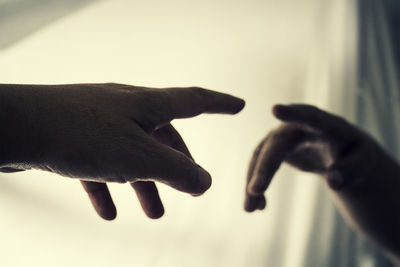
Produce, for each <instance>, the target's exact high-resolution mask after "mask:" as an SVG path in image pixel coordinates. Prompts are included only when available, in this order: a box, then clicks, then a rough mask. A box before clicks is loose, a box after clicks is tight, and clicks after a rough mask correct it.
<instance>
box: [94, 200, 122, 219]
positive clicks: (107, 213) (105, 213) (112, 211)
mask: <svg viewBox="0 0 400 267" xmlns="http://www.w3.org/2000/svg"><path fill="white" fill-rule="evenodd" d="M95 209H96V211H97V214H98V215H99V216H100V217H101V218H102V219H104V220H106V221H112V220H114V219H115V218H116V217H117V209H116V208H115V206H114V204H111V205H109V206H108V207H98V206H95Z"/></svg>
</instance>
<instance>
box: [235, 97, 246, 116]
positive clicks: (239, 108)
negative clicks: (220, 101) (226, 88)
mask: <svg viewBox="0 0 400 267" xmlns="http://www.w3.org/2000/svg"><path fill="white" fill-rule="evenodd" d="M236 99H237V100H236V110H235V112H234V114H236V113H239V112H240V111H242V109H243V108H244V107H245V106H246V101H244V100H243V99H241V98H236Z"/></svg>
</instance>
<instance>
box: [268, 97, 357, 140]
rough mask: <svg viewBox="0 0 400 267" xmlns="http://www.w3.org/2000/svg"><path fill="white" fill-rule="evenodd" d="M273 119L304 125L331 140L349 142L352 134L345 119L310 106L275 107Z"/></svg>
mask: <svg viewBox="0 0 400 267" xmlns="http://www.w3.org/2000/svg"><path fill="white" fill-rule="evenodd" d="M272 112H273V114H274V115H275V117H277V118H278V119H280V120H282V121H284V122H293V123H299V124H303V125H306V126H308V127H310V128H312V129H314V130H316V131H319V132H321V133H323V134H324V135H326V136H328V137H330V138H333V140H338V139H339V140H340V141H343V140H349V139H350V138H351V135H353V134H354V127H352V126H351V125H350V124H349V123H348V122H347V121H346V120H345V119H343V118H341V117H339V116H336V115H333V114H331V113H328V112H326V111H323V110H320V109H319V108H317V107H314V106H310V105H301V104H294V105H275V106H274V107H273V110H272Z"/></svg>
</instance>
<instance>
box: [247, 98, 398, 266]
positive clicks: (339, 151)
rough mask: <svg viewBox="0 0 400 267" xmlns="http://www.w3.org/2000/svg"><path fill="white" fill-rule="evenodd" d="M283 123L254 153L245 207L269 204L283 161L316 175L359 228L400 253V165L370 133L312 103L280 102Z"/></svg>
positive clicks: (278, 114)
mask: <svg viewBox="0 0 400 267" xmlns="http://www.w3.org/2000/svg"><path fill="white" fill-rule="evenodd" d="M273 114H274V115H275V117H276V118H278V119H280V120H281V121H282V122H283V123H282V125H281V126H280V127H278V128H277V129H275V130H273V131H271V132H270V133H269V134H268V135H267V136H266V138H265V139H264V140H262V142H261V143H260V144H259V146H258V147H257V149H256V150H255V152H254V155H253V158H252V160H251V163H250V167H249V171H248V175H247V187H246V200H245V210H247V211H248V212H253V211H255V210H257V209H259V210H262V209H264V208H265V204H266V200H265V196H264V194H265V191H266V190H267V188H268V186H269V185H270V183H271V180H272V179H273V177H274V175H275V173H276V172H277V171H278V169H279V167H280V165H281V164H282V163H284V162H286V163H288V164H290V165H291V166H293V167H295V168H297V169H299V170H302V171H307V172H312V173H317V174H320V175H321V178H322V179H323V181H325V183H326V184H327V186H328V188H329V189H330V192H331V193H332V194H333V197H334V200H335V202H336V204H337V207H338V209H339V211H340V212H341V213H342V215H343V216H344V217H345V219H346V220H347V222H348V223H349V224H350V225H352V226H353V227H354V228H355V229H356V230H358V231H359V232H361V233H363V234H365V235H366V236H367V237H369V238H370V239H372V240H373V241H375V242H376V243H378V244H380V245H381V246H382V247H384V248H385V249H386V250H387V251H388V252H389V253H390V254H391V256H393V258H394V259H395V260H396V259H397V260H398V259H399V257H400V227H399V225H400V212H399V210H400V197H399V193H400V167H399V165H398V163H397V162H396V161H395V160H394V159H393V158H392V157H391V156H389V155H388V154H387V153H386V152H385V151H384V150H383V149H382V148H381V147H380V146H379V145H378V144H377V142H376V141H375V140H374V139H373V138H371V137H370V136H369V135H367V134H366V133H364V132H363V131H361V130H360V129H358V128H357V127H355V126H354V125H352V124H350V123H349V122H347V121H345V120H344V119H343V118H340V117H338V116H335V115H333V114H330V113H327V112H325V111H322V110H320V109H318V108H316V107H313V106H309V105H288V106H283V105H277V106H275V107H274V108H273Z"/></svg>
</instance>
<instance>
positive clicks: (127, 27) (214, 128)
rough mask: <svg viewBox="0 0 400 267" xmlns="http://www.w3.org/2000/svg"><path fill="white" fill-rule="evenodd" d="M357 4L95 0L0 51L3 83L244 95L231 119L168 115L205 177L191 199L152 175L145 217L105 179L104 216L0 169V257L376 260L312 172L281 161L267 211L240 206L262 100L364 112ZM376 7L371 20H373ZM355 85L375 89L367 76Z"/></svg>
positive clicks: (226, 262)
mask: <svg viewBox="0 0 400 267" xmlns="http://www.w3.org/2000/svg"><path fill="white" fill-rule="evenodd" d="M363 2H365V3H369V2H373V1H369V2H368V1H363ZM369 4H371V3H369ZM358 10H361V9H359V8H358V7H357V3H356V2H355V1H349V0H335V1H320V0H280V1H273V0H268V1H257V0H247V1H244V0H243V1H240V0H237V1H223V0H221V1H211V0H209V1H201V2H198V1H183V0H182V1H178V0H175V1H124V0H113V1H97V2H94V3H92V4H91V5H87V6H85V7H83V8H81V9H79V10H75V12H71V13H70V14H69V15H68V16H64V17H62V18H60V19H58V20H56V21H53V22H52V23H49V24H47V25H46V26H45V27H42V28H41V29H40V30H37V31H36V32H34V33H33V34H31V35H29V36H27V37H26V38H24V39H21V40H20V41H19V42H17V43H14V44H13V45H12V46H9V47H8V48H7V49H3V50H0V73H1V82H3V83H7V82H9V83H77V82H108V81H113V82H120V83H129V84H134V85H143V86H154V87H167V86H190V85H197V86H203V87H206V88H211V89H216V90H220V91H223V92H229V93H232V94H234V95H238V96H242V97H244V98H245V99H246V101H247V106H246V108H245V110H244V111H243V112H242V113H241V114H239V115H237V116H234V117H228V116H218V115H215V116H211V115H203V116H200V117H198V118H194V119H188V120H179V121H174V122H173V123H174V125H175V126H176V127H177V129H178V130H179V131H180V132H181V134H182V136H183V137H184V139H185V141H186V143H187V144H188V146H189V148H190V150H191V152H192V154H193V156H194V157H195V159H196V160H197V162H198V163H199V164H200V165H202V166H204V167H205V168H206V169H208V170H209V171H210V173H211V174H212V176H213V186H212V188H211V189H210V190H209V191H208V192H207V193H206V194H205V195H204V196H202V197H199V198H192V197H190V196H186V195H184V194H182V193H179V192H176V191H173V190H171V189H169V188H167V187H165V186H163V185H159V186H160V189H161V190H160V192H161V197H162V198H163V200H164V204H165V207H166V214H165V216H164V217H163V218H162V219H160V220H157V221H150V220H149V219H147V218H146V217H145V216H144V214H143V212H142V211H141V209H140V207H139V205H138V203H137V201H136V199H135V196H134V193H133V192H132V191H131V189H130V188H129V186H126V185H125V186H124V185H111V193H112V195H113V198H114V200H115V202H116V205H117V208H118V212H119V213H118V217H117V219H116V220H115V221H114V222H111V223H110V222H103V221H101V220H100V219H99V218H97V217H96V215H95V213H94V211H93V210H92V208H91V207H90V203H89V201H88V200H87V197H86V195H85V193H84V192H83V190H82V189H81V188H80V185H79V183H78V182H77V181H74V180H71V179H67V178H61V177H58V176H55V175H51V174H48V173H43V172H36V171H31V172H26V173H19V174H7V175H6V174H1V179H0V212H1V214H2V215H3V216H2V217H3V218H2V220H0V227H1V229H3V231H2V238H1V239H0V248H1V252H0V253H1V257H0V265H2V266H72V265H73V266H110V265H116V266H146V267H147V266H149V267H153V266H163V267H168V266H174V267H180V266H185V267H186V266H218V267H222V266H229V267H236V266H238V267H241V266H255V267H257V266H283V267H285V266H287V267H295V266H374V264H375V265H376V264H378V263H377V262H383V261H384V260H383V258H381V256H379V255H380V254H378V253H379V251H378V250H376V249H375V248H372V247H371V246H370V245H369V244H368V243H367V242H365V240H363V239H362V237H359V236H357V235H356V234H355V233H353V232H352V231H351V230H350V229H349V228H348V227H347V226H346V225H345V224H344V222H343V221H342V219H341V217H340V216H339V215H338V214H337V212H336V211H335V208H334V206H333V204H332V202H331V199H330V198H329V194H328V191H327V190H326V188H325V187H324V185H323V183H322V182H321V181H320V180H319V179H318V177H314V176H313V175H309V174H304V173H299V172H296V171H294V170H292V169H290V168H289V167H287V166H283V167H282V168H281V170H280V172H279V173H278V175H277V176H276V177H275V179H274V181H273V183H272V184H271V188H270V189H269V191H268V193H267V196H268V207H267V210H266V211H264V212H258V213H256V214H246V213H245V212H244V211H243V208H242V206H243V203H242V202H243V195H244V187H245V174H246V170H247V164H248V161H249V159H250V156H251V153H252V151H253V149H254V148H255V146H256V145H257V143H258V141H260V140H261V139H262V138H263V136H264V135H265V134H266V133H267V132H268V131H269V130H271V129H273V127H275V126H277V125H278V122H277V121H276V120H274V119H273V117H272V115H271V114H270V108H271V106H272V105H273V104H275V103H291V102H307V103H311V104H315V105H318V106H319V107H321V108H324V109H327V110H330V111H333V112H335V113H338V114H341V115H343V116H346V117H347V118H349V119H350V120H352V121H353V122H357V121H359V122H362V118H364V117H362V115H363V114H364V115H365V113H364V110H369V108H368V107H365V105H366V104H365V103H364V104H362V103H361V100H362V99H364V100H365V99H366V98H362V97H360V95H365V94H364V93H363V94H360V92H361V90H359V89H360V88H361V87H360V80H361V79H359V75H358V73H359V71H358V58H362V57H363V56H364V54H361V52H359V51H365V50H363V49H359V47H360V46H359V44H360V43H361V42H358V34H357V33H358V32H359V29H360V27H359V26H358V25H359V24H360V25H364V24H363V22H360V21H359V20H358V19H357V18H362V16H359V14H358ZM376 11H377V9H375V8H372V9H370V12H372V14H371V16H376V17H382V16H380V15H379V14H378V13H375V12H376ZM368 17H369V16H368ZM367 28H370V27H367ZM377 31H379V32H380V28H378V29H377ZM0 38H6V37H5V36H0ZM372 39H373V38H372ZM385 51H386V50H385ZM367 54H368V55H370V53H367ZM382 73H385V71H384V70H382ZM365 77H369V76H368V75H366V76H365ZM382 80H383V78H382ZM363 84H364V85H365V84H371V86H370V88H371V89H372V88H374V86H372V83H370V82H369V80H368V79H365V83H363ZM362 88H364V87H362ZM365 88H367V87H365ZM393 88H395V87H393ZM373 99H375V98H374V97H371V98H370V100H371V101H372V100H373ZM365 101H366V100H365ZM365 101H364V102H365ZM368 105H369V104H368ZM370 106H372V103H371V105H370ZM363 107H364V109H362V108H363ZM388 113H389V111H388ZM375 114H378V112H375ZM362 125H365V126H366V127H367V128H368V127H370V124H368V125H367V124H363V123H362ZM385 127H386V126H385ZM21 255H23V256H21ZM382 264H383V263H382ZM376 266H381V265H376ZM382 266H383V265H382Z"/></svg>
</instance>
